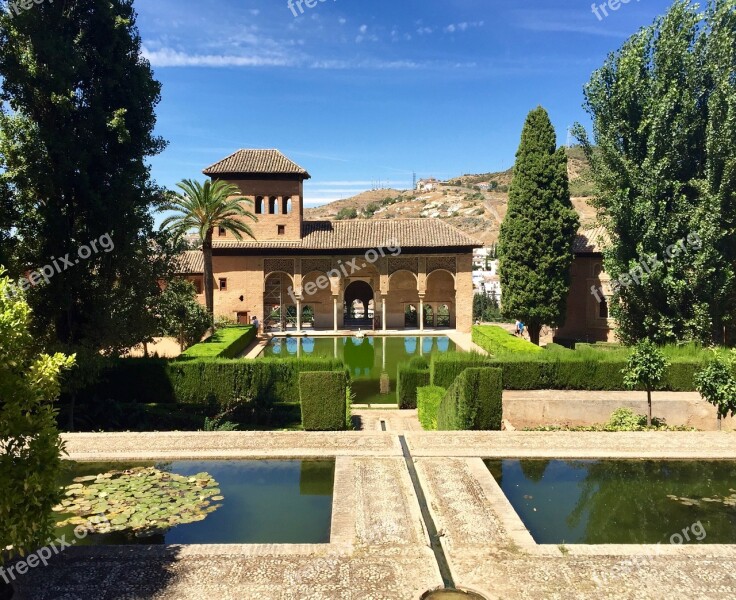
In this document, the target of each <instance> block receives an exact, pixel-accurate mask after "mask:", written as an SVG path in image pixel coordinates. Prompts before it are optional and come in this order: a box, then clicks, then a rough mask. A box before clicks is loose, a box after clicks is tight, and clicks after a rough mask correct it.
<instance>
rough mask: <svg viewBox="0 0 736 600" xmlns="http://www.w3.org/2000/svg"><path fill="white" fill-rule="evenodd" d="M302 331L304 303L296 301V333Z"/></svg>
mask: <svg viewBox="0 0 736 600" xmlns="http://www.w3.org/2000/svg"><path fill="white" fill-rule="evenodd" d="M301 330H302V301H301V300H299V299H297V301H296V331H297V333H299V332H300V331H301Z"/></svg>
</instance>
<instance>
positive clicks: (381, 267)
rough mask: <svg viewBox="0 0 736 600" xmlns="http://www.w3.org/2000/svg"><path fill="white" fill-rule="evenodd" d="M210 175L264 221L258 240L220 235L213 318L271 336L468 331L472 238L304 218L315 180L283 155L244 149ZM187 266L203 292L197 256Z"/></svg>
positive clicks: (400, 222)
mask: <svg viewBox="0 0 736 600" xmlns="http://www.w3.org/2000/svg"><path fill="white" fill-rule="evenodd" d="M204 173H205V175H208V176H209V177H211V178H212V179H213V180H225V181H228V182H229V183H232V184H234V185H236V186H237V187H238V188H239V190H240V192H241V194H242V195H243V196H244V197H245V198H246V199H247V200H248V201H249V203H250V206H249V209H250V210H251V212H253V213H254V214H255V215H256V217H257V219H258V221H257V222H255V223H254V222H252V221H248V225H249V226H250V228H251V229H252V231H253V234H254V238H255V239H250V238H248V239H243V240H237V239H235V238H234V237H233V236H232V235H231V234H229V233H227V232H226V231H224V230H216V231H215V232H214V242H213V274H214V289H215V292H214V310H215V315H216V316H220V317H228V318H230V319H233V320H235V321H237V322H239V323H249V322H250V321H251V320H252V318H253V317H257V318H258V319H259V321H260V322H261V323H263V325H264V329H265V330H266V331H273V332H277V331H289V330H293V331H301V330H304V329H310V328H314V329H320V330H334V331H339V330H342V329H350V328H358V327H360V328H363V329H368V330H378V331H380V330H386V329H419V330H423V329H425V328H432V327H448V328H455V329H458V330H460V331H464V332H468V331H470V329H471V326H472V304H473V282H472V258H473V249H474V248H475V247H478V246H480V245H481V244H479V243H478V242H476V240H474V239H473V238H472V237H470V236H468V235H466V234H465V233H463V232H461V231H460V230H458V229H456V228H454V227H452V226H451V225H448V224H447V223H445V222H443V221H441V220H439V219H376V220H365V219H363V220H351V221H335V222H331V221H308V220H305V219H304V181H305V180H306V179H309V177H310V175H309V173H308V172H307V171H306V170H304V169H302V168H301V167H299V166H298V165H297V164H295V163H294V162H292V161H290V160H289V159H287V158H286V157H285V156H284V155H283V154H281V153H280V152H278V151H277V150H239V151H237V152H235V153H234V154H232V155H231V156H229V157H227V158H225V159H223V160H221V161H219V162H218V163H215V164H214V165H212V166H210V167H208V168H207V169H205V170H204ZM181 265H182V266H181V269H180V270H181V274H182V275H184V276H186V277H187V278H188V279H190V280H192V281H193V282H194V283H195V286H197V289H198V290H200V289H203V285H202V277H203V274H202V273H203V268H202V267H203V265H202V258H201V251H199V250H193V251H190V252H187V253H186V254H185V256H183V257H182V262H181ZM200 300H201V301H202V302H203V303H204V298H203V296H201V295H200Z"/></svg>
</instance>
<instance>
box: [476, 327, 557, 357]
mask: <svg viewBox="0 0 736 600" xmlns="http://www.w3.org/2000/svg"><path fill="white" fill-rule="evenodd" d="M473 342H474V343H475V344H478V346H480V347H481V348H483V350H485V351H486V352H488V353H489V354H491V355H492V356H503V355H505V354H509V353H512V352H526V353H536V352H542V348H540V347H539V346H537V345H536V344H532V343H531V342H527V341H526V340H525V339H524V338H519V337H516V336H515V335H513V334H511V333H509V332H508V331H506V330H505V329H504V328H503V327H498V326H496V325H475V326H474V327H473Z"/></svg>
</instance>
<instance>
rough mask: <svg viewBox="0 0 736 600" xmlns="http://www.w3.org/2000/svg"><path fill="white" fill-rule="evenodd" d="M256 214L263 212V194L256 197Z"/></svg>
mask: <svg viewBox="0 0 736 600" xmlns="http://www.w3.org/2000/svg"><path fill="white" fill-rule="evenodd" d="M256 214H257V215H262V214H263V196H258V197H256Z"/></svg>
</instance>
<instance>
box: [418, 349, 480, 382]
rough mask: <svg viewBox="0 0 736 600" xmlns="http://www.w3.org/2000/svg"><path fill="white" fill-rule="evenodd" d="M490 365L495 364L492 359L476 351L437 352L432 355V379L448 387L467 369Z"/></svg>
mask: <svg viewBox="0 0 736 600" xmlns="http://www.w3.org/2000/svg"><path fill="white" fill-rule="evenodd" d="M489 366H493V361H492V359H491V358H489V357H488V356H483V355H482V354H478V353H475V352H447V353H446V354H435V355H434V356H433V357H432V365H431V377H430V381H431V383H432V385H435V386H438V387H443V388H445V389H447V388H449V387H450V386H451V385H452V384H453V382H454V381H455V379H457V378H458V376H459V375H460V373H462V372H463V371H464V370H465V369H467V368H469V367H489Z"/></svg>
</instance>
